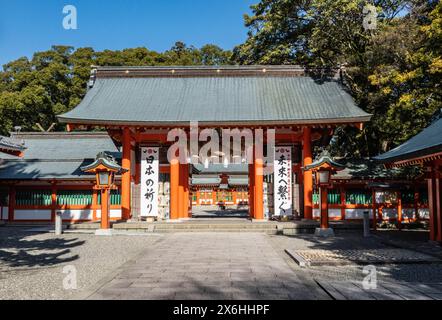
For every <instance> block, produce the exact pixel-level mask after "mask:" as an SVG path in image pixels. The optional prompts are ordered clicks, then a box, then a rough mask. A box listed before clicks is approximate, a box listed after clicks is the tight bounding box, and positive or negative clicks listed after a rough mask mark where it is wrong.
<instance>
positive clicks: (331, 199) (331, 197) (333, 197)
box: [312, 189, 341, 204]
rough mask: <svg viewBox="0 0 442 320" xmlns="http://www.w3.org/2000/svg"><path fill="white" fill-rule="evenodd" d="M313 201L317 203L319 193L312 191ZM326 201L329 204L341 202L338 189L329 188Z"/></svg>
mask: <svg viewBox="0 0 442 320" xmlns="http://www.w3.org/2000/svg"><path fill="white" fill-rule="evenodd" d="M312 197H313V203H314V204H319V193H318V191H315V192H314V193H313V196H312ZM328 203H329V204H341V192H340V191H339V190H335V189H332V190H329V191H328Z"/></svg>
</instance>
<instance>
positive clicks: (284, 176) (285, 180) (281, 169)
mask: <svg viewBox="0 0 442 320" xmlns="http://www.w3.org/2000/svg"><path fill="white" fill-rule="evenodd" d="M274 173H275V176H274V181H275V182H274V186H275V189H274V197H275V199H274V200H275V201H274V205H275V215H276V216H291V215H292V214H293V200H292V147H275V163H274Z"/></svg>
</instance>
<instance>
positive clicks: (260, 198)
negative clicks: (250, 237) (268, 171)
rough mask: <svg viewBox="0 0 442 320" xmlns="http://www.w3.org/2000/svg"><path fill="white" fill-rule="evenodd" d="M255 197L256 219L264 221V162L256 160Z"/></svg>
mask: <svg viewBox="0 0 442 320" xmlns="http://www.w3.org/2000/svg"><path fill="white" fill-rule="evenodd" d="M254 180H255V181H254V182H255V188H254V190H255V195H254V201H255V205H254V209H255V210H254V211H255V213H254V217H255V219H257V220H264V161H263V159H255V179H254Z"/></svg>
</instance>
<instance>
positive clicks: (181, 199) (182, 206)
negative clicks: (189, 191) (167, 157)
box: [178, 164, 187, 218]
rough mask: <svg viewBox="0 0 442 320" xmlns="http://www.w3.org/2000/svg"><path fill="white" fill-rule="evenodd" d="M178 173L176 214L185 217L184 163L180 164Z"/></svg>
mask: <svg viewBox="0 0 442 320" xmlns="http://www.w3.org/2000/svg"><path fill="white" fill-rule="evenodd" d="M179 166H180V173H179V184H178V202H179V203H178V216H179V218H185V217H186V211H187V205H186V201H185V181H184V174H185V170H184V169H185V167H184V165H182V164H180V165H179Z"/></svg>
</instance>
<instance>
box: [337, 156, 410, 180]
mask: <svg viewBox="0 0 442 320" xmlns="http://www.w3.org/2000/svg"><path fill="white" fill-rule="evenodd" d="M339 162H341V163H345V168H344V169H343V170H341V171H338V172H337V173H336V174H334V175H333V177H332V179H333V180H381V181H385V180H408V179H412V178H414V177H415V176H416V172H415V171H413V170H407V168H385V167H384V166H383V165H382V164H379V163H377V162H375V161H374V160H368V159H358V160H354V159H352V160H347V161H345V160H339Z"/></svg>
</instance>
